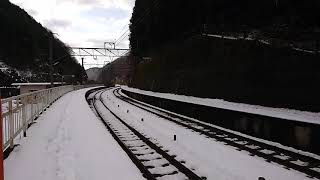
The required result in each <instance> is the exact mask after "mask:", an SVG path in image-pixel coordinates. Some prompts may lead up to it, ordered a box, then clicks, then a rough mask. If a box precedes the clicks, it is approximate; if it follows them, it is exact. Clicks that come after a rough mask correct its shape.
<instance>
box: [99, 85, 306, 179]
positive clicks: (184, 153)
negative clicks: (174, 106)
mask: <svg viewBox="0 0 320 180" xmlns="http://www.w3.org/2000/svg"><path fill="white" fill-rule="evenodd" d="M102 97H103V101H104V103H106V105H107V106H108V107H109V108H110V109H111V110H112V111H113V112H114V113H115V114H117V115H118V116H119V117H120V118H121V119H123V120H124V121H126V122H127V123H128V124H130V125H131V126H132V127H134V128H135V129H137V130H138V131H139V132H140V133H143V134H145V135H146V137H149V138H150V140H152V141H153V142H154V143H159V145H161V146H163V147H164V149H167V150H168V153H169V154H170V155H176V156H177V157H176V159H177V160H179V161H185V166H186V167H188V168H190V169H193V171H194V172H195V173H196V174H198V175H199V176H205V177H207V179H208V180H211V179H224V180H247V179H248V180H249V179H252V180H254V179H258V177H265V178H266V179H267V180H271V179H281V180H307V179H310V178H308V177H306V176H305V175H304V174H303V173H300V172H297V171H294V170H288V169H285V168H283V167H282V166H280V165H278V164H275V163H269V162H266V160H264V159H262V158H259V157H256V156H250V154H249V153H248V152H246V151H239V150H237V149H236V148H234V147H232V146H228V145H226V144H224V143H223V142H218V141H215V140H214V139H211V138H207V137H206V136H204V135H201V134H199V133H196V132H193V131H191V130H189V129H186V128H184V127H182V126H179V125H177V124H175V123H173V122H170V121H167V120H165V119H163V118H161V117H158V116H156V115H154V114H151V113H149V112H146V111H144V110H142V109H140V108H137V107H135V106H132V105H130V104H128V103H126V102H124V101H122V100H120V99H118V98H116V97H115V96H114V95H113V93H112V91H108V92H106V93H104V94H103V96H102ZM109 98H110V100H109ZM118 105H119V107H118ZM142 118H143V121H141V119H142ZM174 135H176V137H177V140H176V141H174V139H173V137H174Z"/></svg>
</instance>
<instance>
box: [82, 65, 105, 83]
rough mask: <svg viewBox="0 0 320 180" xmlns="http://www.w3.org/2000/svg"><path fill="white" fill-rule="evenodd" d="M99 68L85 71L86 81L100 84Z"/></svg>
mask: <svg viewBox="0 0 320 180" xmlns="http://www.w3.org/2000/svg"><path fill="white" fill-rule="evenodd" d="M101 71H102V69H101V68H90V69H87V70H86V73H87V76H88V81H94V82H101V79H100V74H101Z"/></svg>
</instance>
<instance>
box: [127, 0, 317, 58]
mask: <svg viewBox="0 0 320 180" xmlns="http://www.w3.org/2000/svg"><path fill="white" fill-rule="evenodd" d="M319 8H320V1H318V0H308V1H292V0H259V1H257V0H239V1H234V0H214V1H212V0H197V1H194V0H183V1H181V0H161V1H160V0H136V3H135V7H134V11H133V15H132V19H131V26H130V30H131V37H130V45H131V48H132V50H133V52H134V53H137V52H139V51H140V53H144V52H145V51H147V50H148V49H150V48H154V47H159V46H161V45H162V44H163V43H166V42H168V41H171V40H175V39H179V38H180V39H183V38H186V37H188V36H190V35H193V34H200V33H201V32H209V33H218V34H221V33H231V32H233V33H239V32H243V31H246V32H247V33H249V34H250V33H255V34H256V33H257V32H258V33H259V35H261V36H267V37H279V38H284V39H285V40H288V41H293V40H301V39H308V38H310V35H311V34H313V33H319V31H320V29H319V27H320V21H319V19H320V13H319V12H318V10H319ZM312 37H313V38H314V36H312ZM317 38H320V37H317Z"/></svg>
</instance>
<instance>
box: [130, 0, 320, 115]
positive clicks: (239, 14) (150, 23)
mask: <svg viewBox="0 0 320 180" xmlns="http://www.w3.org/2000/svg"><path fill="white" fill-rule="evenodd" d="M319 9H320V1H319V0H309V1H292V0H197V1H194V0H136V2H135V7H134V11H133V14H132V18H131V25H130V31H131V36H130V46H131V50H132V52H131V53H132V54H131V55H133V56H134V59H136V61H135V63H136V65H135V71H134V75H133V77H132V80H131V79H130V82H131V83H130V86H133V87H136V88H140V89H145V90H152V91H157V92H169V93H175V94H183V95H191V96H197V97H209V98H218V99H225V100H228V101H233V102H241V103H248V104H259V105H264V106H272V107H288V108H294V109H302V110H308V111H320V103H319V101H318V99H319V98H320V94H319V92H320V86H319V85H318V84H319V83H318V82H319V81H320V71H319V70H318V69H319V68H318V67H320V61H319V57H320V53H319V52H320V28H319V27H320V21H319V19H320V13H319V12H318V10H319Z"/></svg>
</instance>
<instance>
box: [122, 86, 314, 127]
mask: <svg viewBox="0 0 320 180" xmlns="http://www.w3.org/2000/svg"><path fill="white" fill-rule="evenodd" d="M121 88H122V89H124V90H127V91H130V92H134V93H138V94H145V95H148V96H154V97H160V98H164V99H171V100H176V101H182V102H187V103H192V104H200V105H204V106H210V107H215V108H221V109H228V110H233V111H239V112H246V113H251V114H259V115H264V116H270V117H276V118H281V119H286V120H293V121H300V122H307V123H313V124H320V113H319V112H306V111H299V110H293V109H285V108H272V107H265V106H259V105H250V104H243V103H234V102H229V101H225V100H222V99H209V98H198V97H193V96H184V95H177V94H170V93H158V92H152V91H144V90H140V89H136V88H130V87H127V86H121Z"/></svg>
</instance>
